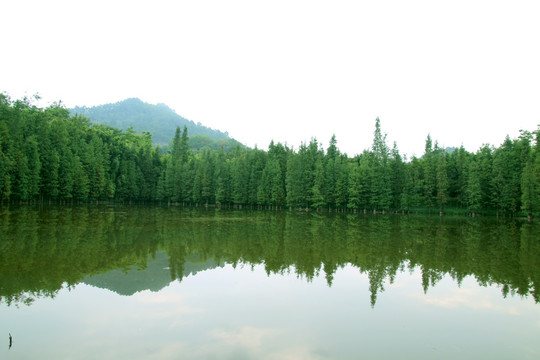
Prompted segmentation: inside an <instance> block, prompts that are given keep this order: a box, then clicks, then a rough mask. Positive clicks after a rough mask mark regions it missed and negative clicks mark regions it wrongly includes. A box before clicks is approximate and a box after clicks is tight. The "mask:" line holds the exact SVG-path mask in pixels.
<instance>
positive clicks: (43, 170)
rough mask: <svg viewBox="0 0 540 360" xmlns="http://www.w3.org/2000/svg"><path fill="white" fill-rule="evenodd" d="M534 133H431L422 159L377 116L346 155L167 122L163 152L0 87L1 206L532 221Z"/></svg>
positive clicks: (537, 192) (537, 162)
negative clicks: (121, 205) (471, 136)
mask: <svg viewBox="0 0 540 360" xmlns="http://www.w3.org/2000/svg"><path fill="white" fill-rule="evenodd" d="M539 136H540V130H536V131H532V132H531V131H525V130H522V131H521V135H520V136H519V138H517V139H510V138H509V137H508V136H507V137H506V138H505V139H504V141H503V142H502V144H501V145H500V146H499V147H495V146H490V145H485V146H483V147H482V148H480V149H479V150H478V151H477V152H476V153H471V152H469V151H467V150H466V149H465V148H463V147H461V148H459V149H456V150H454V151H451V152H450V151H447V150H445V149H442V148H440V147H439V146H438V144H437V142H436V141H433V140H432V139H431V137H430V136H429V135H428V136H427V139H426V141H425V151H424V154H423V155H422V156H421V157H412V158H411V159H407V158H406V157H404V156H402V155H401V154H400V152H399V149H398V147H397V145H396V144H395V143H394V144H393V146H392V147H390V146H389V145H388V144H387V141H386V135H385V134H384V133H383V131H382V129H381V123H380V120H379V119H378V118H377V119H376V120H375V129H374V133H373V143H372V145H371V148H369V149H365V150H364V151H363V152H362V153H361V154H359V155H356V156H354V157H349V156H348V155H346V154H344V153H341V152H340V151H339V148H338V146H337V141H336V138H335V136H332V137H331V139H330V142H329V146H328V148H327V149H323V147H322V145H321V144H320V143H319V142H318V141H317V140H316V139H312V140H311V141H310V142H309V143H303V144H301V145H300V147H299V148H298V149H293V148H290V147H288V146H287V145H283V144H281V143H279V142H278V143H275V142H273V141H272V142H271V143H270V144H269V146H268V150H261V149H257V148H255V149H250V148H246V147H243V146H240V145H239V146H237V147H236V148H235V149H233V151H224V150H223V149H210V148H203V149H202V150H201V151H198V152H194V151H193V150H192V149H191V148H190V146H189V137H188V130H187V128H186V127H184V129H180V128H179V127H178V128H176V132H175V133H174V134H171V137H172V141H171V143H170V145H169V146H168V150H167V151H166V152H165V153H164V152H163V151H161V149H160V147H159V146H154V145H153V144H152V135H151V134H150V133H148V132H146V133H143V134H136V133H135V131H134V130H129V129H128V130H126V131H122V130H119V129H116V128H113V127H110V126H107V125H103V124H96V123H92V122H91V121H90V120H89V119H88V118H87V117H85V116H82V115H70V113H69V111H68V110H67V109H66V108H64V107H63V106H62V105H61V104H58V103H54V104H52V105H50V106H48V107H47V108H40V107H37V106H35V105H33V104H32V102H31V101H29V100H28V99H22V100H12V99H10V97H9V96H7V95H5V94H0V198H1V201H2V202H3V203H34V202H36V203H37V202H39V203H74V202H76V203H78V202H101V201H115V202H116V201H118V202H165V203H169V204H185V205H190V204H191V205H217V206H238V207H239V206H250V207H267V208H294V209H312V210H330V211H334V210H338V211H363V212H410V211H422V212H436V213H441V214H442V213H447V212H458V213H467V214H471V215H477V214H493V215H494V214H497V215H505V216H506V215H508V216H516V215H523V216H528V217H529V218H531V217H532V216H537V215H538V213H539V210H540V209H539V208H540V186H539V183H538V180H539V178H540V141H539Z"/></svg>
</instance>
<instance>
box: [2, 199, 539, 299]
mask: <svg viewBox="0 0 540 360" xmlns="http://www.w3.org/2000/svg"><path fill="white" fill-rule="evenodd" d="M0 220H1V222H0V233H1V234H2V237H1V239H0V300H1V301H2V302H5V303H7V304H8V305H10V304H13V303H14V304H18V303H31V302H32V300H33V299H34V298H36V297H40V296H54V295H55V294H56V293H57V292H58V290H59V289H61V288H62V286H63V284H66V285H67V286H73V285H75V284H77V283H79V282H81V281H83V280H84V279H85V277H88V276H92V275H96V274H104V273H107V272H110V271H111V270H114V269H120V270H124V271H128V270H129V269H131V268H133V267H135V268H138V269H145V268H146V267H147V265H148V259H152V258H155V257H156V254H159V253H161V252H165V253H166V254H167V262H168V264H167V265H168V266H167V268H168V271H169V272H168V274H167V273H166V271H163V267H160V268H159V269H160V270H161V273H160V275H159V276H161V278H160V280H159V281H161V282H163V274H164V273H165V274H166V275H165V276H167V277H168V279H169V280H167V281H171V280H176V279H178V280H182V278H183V277H184V276H185V274H186V273H189V272H190V271H191V270H189V269H192V268H193V266H194V263H196V262H198V263H199V264H216V265H215V266H217V264H220V263H223V262H225V263H230V264H233V265H236V264H239V263H245V264H251V265H256V264H262V265H264V267H265V269H266V271H267V272H268V273H269V274H274V273H277V274H279V273H283V272H287V271H292V272H295V273H296V274H298V276H301V277H303V278H305V279H306V280H308V281H310V280H311V279H312V278H313V277H314V276H317V275H319V274H323V275H324V276H325V277H326V279H327V282H328V284H329V286H331V284H332V279H333V276H334V274H335V272H336V270H337V269H339V268H341V267H343V266H345V265H347V264H351V265H353V266H355V267H357V268H358V269H359V271H360V272H362V273H367V274H368V276H369V280H370V291H371V301H372V304H375V301H376V297H377V293H378V292H380V291H382V290H383V284H384V283H385V282H386V281H393V279H394V277H395V276H396V274H397V273H399V272H400V271H401V270H403V269H405V268H417V269H420V270H421V273H422V285H423V287H424V290H426V291H427V289H428V288H429V287H430V286H434V285H435V284H436V283H437V281H438V280H440V279H441V278H442V277H443V276H444V275H446V274H449V275H450V276H451V277H452V278H453V279H455V280H456V281H457V282H461V281H462V279H463V278H464V277H466V276H469V275H470V276H474V277H475V278H476V279H477V281H478V283H479V284H480V285H488V284H496V285H499V286H501V288H502V292H503V295H504V296H506V295H507V294H509V293H517V294H520V295H525V296H526V295H529V294H530V295H532V296H533V298H534V299H535V301H536V302H539V301H540V294H539V289H538V283H539V281H540V245H539V241H538V239H537V234H539V233H540V231H539V230H540V229H539V224H536V223H532V224H531V223H522V222H521V221H518V220H512V221H504V222H497V221H496V220H495V219H491V218H490V219H480V218H475V219H470V218H439V217H408V216H391V215H363V214H362V215H359V214H335V213H334V214H333V213H330V214H329V213H324V214H317V213H298V212H270V211H255V212H247V211H229V210H219V209H181V208H174V207H173V208H156V207H142V206H141V207H129V208H128V207H86V206H85V207H51V208H32V207H18V208H10V209H6V208H3V209H1V210H0ZM194 254H196V257H194ZM194 259H196V260H194ZM205 266H210V267H212V265H205ZM205 266H203V267H205ZM150 279H151V277H150ZM156 281H157V280H156ZM148 288H151V287H148Z"/></svg>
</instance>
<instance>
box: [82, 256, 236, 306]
mask: <svg viewBox="0 0 540 360" xmlns="http://www.w3.org/2000/svg"><path fill="white" fill-rule="evenodd" d="M184 260H185V262H184V264H183V272H182V278H185V277H187V276H194V275H195V274H197V273H198V272H200V271H205V270H211V269H215V268H217V267H223V266H224V265H225V264H224V263H217V262H215V261H214V260H213V259H207V260H204V261H203V260H201V258H200V257H199V255H198V254H191V255H189V256H186V258H185V259H184ZM179 280H180V281H181V280H182V279H179ZM171 281H172V280H171V272H170V270H169V258H168V257H167V255H166V254H165V253H164V252H158V253H157V254H156V256H155V258H152V257H150V258H149V259H148V263H147V264H146V267H145V268H144V269H140V268H139V267H137V266H132V267H130V268H129V269H124V270H121V269H117V270H111V271H109V272H107V273H105V274H97V275H92V276H87V277H85V279H84V281H83V282H84V283H85V284H87V285H92V286H95V287H98V288H101V289H108V290H111V291H114V292H115V293H117V294H119V295H126V296H130V295H133V294H135V293H136V292H139V291H145V290H150V291H153V292H157V291H160V290H161V289H163V288H164V287H166V286H168V285H169V284H170V283H171Z"/></svg>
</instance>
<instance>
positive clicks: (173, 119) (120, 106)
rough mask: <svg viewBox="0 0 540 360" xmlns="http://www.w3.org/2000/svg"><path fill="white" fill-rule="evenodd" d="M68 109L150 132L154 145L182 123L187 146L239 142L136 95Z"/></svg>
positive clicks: (164, 142) (227, 145) (164, 141)
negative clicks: (185, 129)
mask: <svg viewBox="0 0 540 360" xmlns="http://www.w3.org/2000/svg"><path fill="white" fill-rule="evenodd" d="M69 111H70V113H71V114H72V115H75V114H78V115H84V116H86V117H88V118H90V120H91V121H93V122H96V123H100V124H104V125H108V126H112V127H115V128H117V129H121V130H127V129H128V128H129V127H132V128H133V130H135V131H136V132H137V133H139V134H140V133H142V132H143V131H148V132H150V133H151V134H152V141H153V142H154V144H156V145H160V146H163V145H167V144H168V143H169V141H170V140H171V139H172V138H173V137H174V132H175V130H176V127H177V126H179V127H180V129H182V130H183V129H184V126H186V127H187V130H188V135H189V137H190V146H191V147H192V148H193V149H195V150H199V149H201V148H202V147H205V146H206V147H209V148H211V149H217V148H219V147H224V148H225V149H231V148H233V147H235V146H236V145H241V144H240V143H239V142H238V141H236V140H234V139H231V138H230V137H229V134H228V133H227V132H222V131H220V130H215V129H212V128H209V127H206V126H204V125H202V124H201V123H194V122H193V121H191V120H188V119H186V118H184V117H182V116H180V115H178V114H177V113H176V112H175V111H174V110H172V109H171V108H169V107H168V106H167V105H165V104H157V105H153V104H148V103H145V102H143V101H141V100H140V99H137V98H131V99H126V100H123V101H120V102H117V103H113V104H105V105H99V106H93V107H86V106H82V107H80V106H77V107H75V108H74V109H70V110H69Z"/></svg>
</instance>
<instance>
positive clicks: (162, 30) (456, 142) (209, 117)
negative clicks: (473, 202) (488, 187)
mask: <svg viewBox="0 0 540 360" xmlns="http://www.w3.org/2000/svg"><path fill="white" fill-rule="evenodd" d="M539 19H540V1H537V0H532V1H519V0H513V1H496V0H490V1H474V0H467V1H460V0H457V1H456V0H452V1H436V0H427V1H414V0H410V1H402V0H397V1H384V0H378V1H339V0H333V1H317V0H309V1H295V0H287V1H280V0H272V1H255V0H251V1H234V0H233V1H205V0H198V1H161V0H152V1H114V0H106V1H95V0H94V1H75V0H70V1H56V0H55V1H37V0H36V1H25V0H16V1H15V0H13V1H10V0H1V11H0V34H1V39H2V41H1V42H0V48H1V49H2V50H1V53H0V91H4V92H7V93H8V94H10V95H11V96H12V97H13V98H20V97H21V96H23V95H24V94H25V93H26V94H27V95H32V94H34V93H36V92H38V93H39V94H40V95H41V96H42V97H43V99H44V100H45V101H48V102H50V101H56V100H62V101H63V102H64V103H65V105H66V106H68V107H72V106H75V105H87V106H92V105H99V104H103V103H109V102H116V101H120V100H123V99H125V98H128V97H139V98H140V99H142V100H143V101H146V102H149V103H158V102H160V103H165V104H167V105H169V106H170V107H171V108H173V109H175V110H176V111H177V112H178V113H179V114H180V115H182V116H184V117H186V118H188V119H190V120H193V121H195V122H201V123H202V124H203V125H206V126H209V127H212V128H216V129H220V130H223V131H228V132H229V134H230V135H231V136H232V137H234V138H236V139H237V140H239V141H241V142H243V143H245V144H247V145H249V146H254V145H255V144H258V146H259V148H262V149H267V146H268V144H269V143H270V141H271V140H272V139H274V140H275V141H276V142H282V143H287V144H289V145H290V146H293V147H294V148H295V149H297V148H298V147H299V145H300V143H301V142H302V141H305V142H309V140H310V139H311V138H312V137H316V138H317V139H318V140H319V142H322V143H323V145H324V147H326V146H327V143H328V140H329V139H330V137H331V136H332V134H335V135H336V138H337V142H338V147H339V148H340V149H341V150H342V151H343V152H346V153H348V154H349V155H351V156H352V155H354V154H356V153H360V152H362V151H363V150H364V149H366V148H369V147H370V146H371V142H372V139H373V130H374V124H375V118H376V117H379V118H380V120H381V125H382V129H383V131H384V132H386V133H388V142H389V145H390V146H391V145H392V142H393V141H396V142H397V145H398V148H399V149H400V151H401V152H402V153H407V154H409V155H411V154H413V153H414V154H416V155H422V153H423V148H424V142H425V139H426V137H427V134H428V133H431V136H432V138H433V139H434V140H438V142H439V144H440V145H441V146H460V145H461V144H463V145H464V146H465V147H466V148H467V149H468V150H469V151H476V150H477V149H478V148H479V147H480V146H481V145H482V144H483V143H490V144H492V145H495V146H499V145H500V144H501V143H502V142H503V140H504V138H505V136H506V135H507V134H508V135H510V136H511V137H512V138H515V137H517V136H519V130H520V129H526V130H530V131H532V130H536V129H537V127H538V124H540V20H539ZM172 135H173V134H171V137H172Z"/></svg>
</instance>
